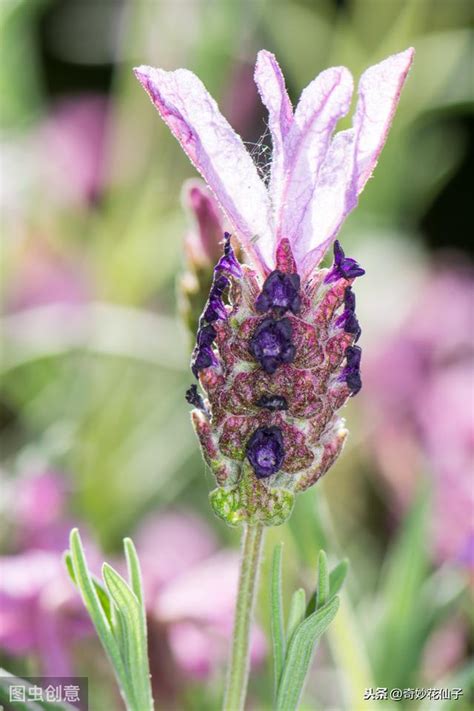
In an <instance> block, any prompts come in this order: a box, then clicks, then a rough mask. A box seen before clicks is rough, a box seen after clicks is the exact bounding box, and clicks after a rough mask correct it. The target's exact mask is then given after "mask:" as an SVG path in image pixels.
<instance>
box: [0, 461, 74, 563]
mask: <svg viewBox="0 0 474 711" xmlns="http://www.w3.org/2000/svg"><path fill="white" fill-rule="evenodd" d="M16 489H17V491H16V496H15V498H14V500H13V501H12V504H11V511H12V520H13V523H14V526H15V528H16V530H17V539H18V544H19V546H20V548H21V549H22V550H26V549H30V548H33V549H40V550H51V551H58V552H62V551H64V550H66V548H67V547H68V536H69V531H70V530H71V528H72V525H73V524H72V522H71V519H70V518H69V517H68V516H67V514H66V510H67V509H66V507H67V491H66V481H65V477H64V476H61V475H60V474H58V473H56V472H53V471H45V472H39V473H34V474H32V475H29V476H26V477H22V479H21V481H20V482H19V485H18V486H17V487H16Z"/></svg>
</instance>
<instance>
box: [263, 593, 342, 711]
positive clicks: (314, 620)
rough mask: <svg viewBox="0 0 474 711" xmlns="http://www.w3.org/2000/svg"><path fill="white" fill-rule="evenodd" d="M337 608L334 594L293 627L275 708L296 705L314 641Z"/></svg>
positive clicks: (292, 709)
mask: <svg viewBox="0 0 474 711" xmlns="http://www.w3.org/2000/svg"><path fill="white" fill-rule="evenodd" d="M338 607H339V598H337V597H335V598H334V599H333V600H331V601H330V602H328V604H327V605H325V606H324V607H322V608H321V609H319V610H318V611H317V612H314V613H313V614H312V615H310V616H309V617H307V618H306V619H305V620H304V621H303V622H302V623H301V624H300V625H299V627H298V628H297V629H296V631H295V633H294V635H293V639H292V640H291V643H290V645H289V647H288V652H287V655H286V660H285V666H284V669H283V672H282V676H281V682H280V685H279V688H278V695H277V704H276V711H295V709H297V708H298V704H299V700H300V698H301V694H302V692H303V688H304V684H305V681H306V677H307V675H308V670H309V667H310V664H311V659H312V656H313V652H314V649H315V645H316V642H317V640H318V639H319V637H321V635H322V634H323V633H324V632H325V631H326V629H327V628H328V626H329V624H330V623H331V622H332V620H333V619H334V617H335V615H336V612H337V609H338Z"/></svg>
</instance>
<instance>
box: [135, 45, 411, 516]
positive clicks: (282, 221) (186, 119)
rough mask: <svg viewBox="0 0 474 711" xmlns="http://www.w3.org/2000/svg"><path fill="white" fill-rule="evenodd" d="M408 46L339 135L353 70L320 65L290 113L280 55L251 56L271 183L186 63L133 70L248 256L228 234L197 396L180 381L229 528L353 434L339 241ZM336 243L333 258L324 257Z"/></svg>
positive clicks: (197, 366) (264, 510)
mask: <svg viewBox="0 0 474 711" xmlns="http://www.w3.org/2000/svg"><path fill="white" fill-rule="evenodd" d="M413 53H414V51H413V49H408V50H406V51H405V52H401V53H400V54H396V55H394V56H392V57H389V58H388V59H386V60H384V61H383V62H381V63H380V64H377V65H375V66H373V67H370V68H369V69H368V70H367V71H366V72H365V73H364V74H363V75H362V78H361V80H360V83H359V90H358V96H359V98H358V102H357V106H356V109H355V113H354V117H353V122H352V128H350V129H347V130H344V131H339V132H338V133H335V134H334V135H333V133H334V129H335V127H336V124H337V122H338V121H339V119H341V118H342V117H343V116H345V115H346V114H347V112H348V110H349V107H350V103H351V99H352V93H353V82H352V77H351V74H350V73H349V71H348V70H347V69H346V68H345V67H334V68H331V69H327V70H326V71H324V72H322V73H321V74H320V75H319V76H318V77H316V79H315V80H314V81H312V82H311V83H310V84H309V85H308V86H307V87H306V89H305V90H304V91H303V93H302V95H301V98H300V101H299V103H298V105H297V106H296V108H295V109H294V110H293V107H292V105H291V103H290V100H289V97H288V94H287V92H286V88H285V82H284V78H283V75H282V72H281V70H280V67H279V66H278V63H277V61H276V59H275V57H274V56H273V55H272V54H270V53H269V52H267V51H261V52H259V54H258V58H257V63H256V68H255V81H256V84H257V87H258V90H259V92H260V96H261V98H262V101H263V103H264V104H265V106H266V108H267V109H268V113H269V121H268V125H269V128H270V132H271V136H272V143H273V154H272V161H271V167H270V176H269V182H268V186H267V185H266V184H265V182H264V181H263V180H262V179H261V178H260V176H259V173H258V171H257V168H256V166H255V165H254V163H253V161H252V159H251V157H250V155H249V154H248V153H247V151H246V149H245V147H244V144H243V142H242V140H241V139H240V138H239V136H237V135H236V134H235V132H234V131H233V130H232V128H231V126H230V125H229V124H228V122H227V121H226V119H225V118H224V117H223V116H222V115H221V113H220V112H219V109H218V107H217V104H216V102H215V101H214V99H213V98H212V97H211V96H210V95H209V94H208V92H207V91H206V89H205V87H204V86H203V84H202V83H201V81H200V80H199V79H198V78H197V77H196V76H195V75H194V74H192V73H191V72H190V71H188V70H186V69H178V70H177V71H174V72H167V71H164V70H162V69H154V68H152V67H146V66H142V67H139V68H138V69H136V70H135V73H136V75H137V78H138V79H139V81H140V82H141V84H142V85H143V87H144V88H145V89H146V91H147V92H148V94H149V96H150V98H151V100H152V102H153V103H154V105H155V106H156V108H157V109H158V111H159V113H160V115H161V117H162V118H163V120H164V121H165V122H166V124H167V125H168V127H169V128H170V129H171V131H172V133H173V134H174V135H175V137H176V138H177V139H178V141H179V142H180V143H181V146H182V148H183V149H184V151H185V152H186V154H187V155H188V157H189V158H190V160H191V162H192V163H193V164H194V166H195V167H196V168H197V170H198V171H199V172H200V173H201V175H202V176H203V178H204V179H205V181H206V182H207V184H208V186H209V187H210V189H211V190H212V192H213V193H214V195H215V197H216V199H217V200H218V202H219V204H220V206H221V208H222V210H223V212H224V214H225V216H226V218H227V220H228V222H229V224H230V225H231V229H232V231H233V234H234V236H235V238H236V239H237V240H238V242H239V243H240V245H241V247H242V249H243V250H244V252H245V253H246V256H247V258H248V261H249V264H240V263H239V261H238V260H237V258H236V256H235V254H234V252H233V249H232V246H231V243H230V234H228V233H226V235H225V238H224V254H223V256H222V257H221V258H220V259H219V261H218V262H217V265H216V267H215V270H214V280H213V283H212V286H211V290H210V294H209V298H208V301H207V304H206V306H205V308H204V311H203V314H202V316H201V319H200V323H199V329H198V332H197V343H196V347H195V349H194V353H193V359H192V371H193V373H194V375H195V376H196V377H197V378H198V379H199V383H200V386H201V388H202V390H203V392H204V396H205V397H203V396H202V395H200V394H199V392H198V389H197V386H196V385H193V386H192V387H191V388H190V389H189V391H188V393H187V399H188V401H189V402H190V403H191V404H192V405H194V410H193V412H192V419H193V423H194V427H195V429H196V432H197V435H198V437H199V439H200V442H201V447H202V451H203V454H204V458H205V460H206V462H207V464H208V465H209V467H210V468H211V470H212V471H213V473H214V475H215V477H216V480H217V484H218V488H217V489H215V490H214V491H213V492H211V495H210V499H211V503H212V506H213V508H214V510H215V512H216V513H217V514H218V516H220V517H221V518H223V519H224V520H225V521H226V522H227V523H229V524H231V525H237V524H239V523H242V522H247V523H249V524H256V523H261V524H264V525H277V524H280V523H283V522H284V521H285V520H286V519H287V518H288V516H289V514H290V513H291V510H292V507H293V503H294V496H295V493H297V492H299V491H303V490H305V489H307V488H308V487H309V486H310V485H311V484H314V483H315V482H316V481H317V480H318V479H319V478H320V477H321V476H322V475H323V474H324V473H325V472H326V471H327V470H328V469H329V467H330V466H331V465H332V463H333V462H334V461H335V459H336V458H337V456H338V455H339V453H340V452H341V449H342V446H343V444H344V441H345V439H346V435H347V431H346V430H345V428H344V422H343V420H342V419H341V418H340V417H339V415H338V414H337V413H338V410H339V409H340V408H341V407H342V406H343V405H344V403H345V402H346V400H347V399H348V397H350V396H351V395H355V394H356V393H357V392H358V391H359V390H360V387H361V378H360V360H361V349H360V347H359V346H357V345H355V344H356V342H357V340H358V338H359V335H360V327H359V323H358V321H357V317H356V315H355V296H354V293H353V291H352V284H353V281H354V279H355V278H356V277H358V276H361V275H362V274H363V273H364V270H363V269H362V268H361V267H360V266H359V265H358V264H357V262H356V261H355V260H354V259H351V258H349V257H346V256H345V253H344V251H343V249H342V247H341V245H340V243H339V242H338V241H335V238H336V235H337V232H338V230H339V228H340V227H341V225H342V223H343V221H344V219H345V217H346V216H347V215H348V213H349V212H350V211H351V210H352V209H353V208H354V207H355V206H356V204H357V198H358V195H359V193H360V192H361V190H362V189H363V187H364V185H365V183H366V182H367V180H368V178H369V177H370V175H371V173H372V171H373V169H374V167H375V165H376V162H377V159H378V156H379V153H380V151H381V149H382V146H383V144H384V142H385V139H386V137H387V133H388V130H389V127H390V123H391V121H392V118H393V114H394V111H395V109H396V106H397V103H398V99H399V96H400V91H401V88H402V86H403V83H404V81H405V78H406V76H407V73H408V70H409V67H410V65H411V62H412V59H413ZM332 244H334V261H333V265H332V267H331V268H330V269H329V270H328V269H322V268H319V266H318V265H319V264H320V262H321V260H322V258H323V257H324V255H325V253H326V252H327V250H328V249H329V248H330V246H331V245H332Z"/></svg>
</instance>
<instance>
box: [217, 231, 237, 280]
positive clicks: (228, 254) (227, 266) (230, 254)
mask: <svg viewBox="0 0 474 711" xmlns="http://www.w3.org/2000/svg"><path fill="white" fill-rule="evenodd" d="M224 240H225V241H224V255H223V256H222V257H221V258H220V259H219V261H218V262H217V264H216V266H215V272H216V274H217V273H218V272H222V271H224V272H229V274H232V275H233V276H235V277H240V276H242V267H241V266H240V264H239V262H238V260H237V258H236V256H235V254H234V250H233V249H232V245H231V243H230V234H229V233H228V232H224Z"/></svg>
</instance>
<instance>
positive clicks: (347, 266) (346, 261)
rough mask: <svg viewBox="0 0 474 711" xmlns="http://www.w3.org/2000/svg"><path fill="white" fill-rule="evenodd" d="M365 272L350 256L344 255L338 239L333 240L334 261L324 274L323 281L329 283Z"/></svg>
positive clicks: (351, 277)
mask: <svg viewBox="0 0 474 711" xmlns="http://www.w3.org/2000/svg"><path fill="white" fill-rule="evenodd" d="M363 274H365V269H362V267H361V266H360V265H359V264H358V263H357V262H356V260H355V259H352V258H351V257H346V256H345V254H344V250H343V249H342V247H341V245H340V242H339V240H336V241H335V242H334V263H333V265H332V267H331V269H330V270H329V272H328V273H327V275H326V278H325V280H324V282H325V283H326V284H330V283H331V282H333V281H337V280H338V279H355V278H356V277H359V276H362V275H363Z"/></svg>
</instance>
